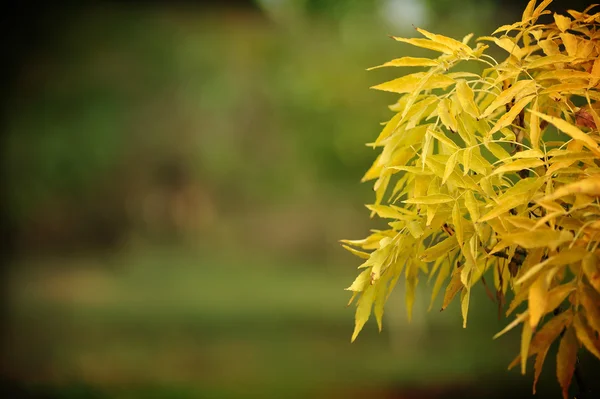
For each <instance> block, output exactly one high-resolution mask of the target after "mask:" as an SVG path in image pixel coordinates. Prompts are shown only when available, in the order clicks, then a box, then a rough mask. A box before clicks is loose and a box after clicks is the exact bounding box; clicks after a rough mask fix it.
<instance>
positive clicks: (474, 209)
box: [465, 190, 479, 223]
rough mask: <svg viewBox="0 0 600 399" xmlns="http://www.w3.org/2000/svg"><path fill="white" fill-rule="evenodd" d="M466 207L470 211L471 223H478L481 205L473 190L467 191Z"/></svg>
mask: <svg viewBox="0 0 600 399" xmlns="http://www.w3.org/2000/svg"><path fill="white" fill-rule="evenodd" d="M465 206H466V207H467V210H468V211H469V215H471V221H472V222H473V223H475V222H477V220H478V219H479V204H478V203H477V200H476V199H475V196H474V195H473V192H472V191H471V190H467V191H465Z"/></svg>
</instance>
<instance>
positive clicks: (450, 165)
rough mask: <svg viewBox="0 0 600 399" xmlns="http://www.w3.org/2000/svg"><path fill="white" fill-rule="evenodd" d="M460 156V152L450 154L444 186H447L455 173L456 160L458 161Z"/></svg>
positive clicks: (443, 180)
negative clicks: (447, 182)
mask: <svg viewBox="0 0 600 399" xmlns="http://www.w3.org/2000/svg"><path fill="white" fill-rule="evenodd" d="M458 154H459V151H454V152H453V153H452V154H450V158H448V162H447V163H446V166H445V167H444V177H443V178H442V184H446V181H447V180H448V178H449V177H450V175H451V174H452V172H454V168H455V167H456V160H457V159H458Z"/></svg>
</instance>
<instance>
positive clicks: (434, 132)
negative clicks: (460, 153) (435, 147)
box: [427, 101, 458, 150]
mask: <svg viewBox="0 0 600 399" xmlns="http://www.w3.org/2000/svg"><path fill="white" fill-rule="evenodd" d="M441 103H442V102H441V101H440V104H441ZM454 122H456V119H454ZM427 132H428V133H429V134H431V135H432V136H433V137H434V138H436V139H437V140H438V141H439V142H440V143H443V144H445V145H446V146H448V147H449V149H450V150H457V149H458V146H457V145H456V144H455V143H454V141H452V140H450V139H449V138H448V137H446V135H445V134H444V132H440V131H437V130H435V129H427Z"/></svg>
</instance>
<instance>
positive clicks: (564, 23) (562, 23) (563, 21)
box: [554, 13, 571, 32]
mask: <svg viewBox="0 0 600 399" xmlns="http://www.w3.org/2000/svg"><path fill="white" fill-rule="evenodd" d="M554 22H556V26H558V29H560V31H561V32H564V31H566V30H567V29H569V28H570V27H571V18H569V17H565V16H563V15H560V14H557V13H554Z"/></svg>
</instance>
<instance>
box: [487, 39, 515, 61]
mask: <svg viewBox="0 0 600 399" xmlns="http://www.w3.org/2000/svg"><path fill="white" fill-rule="evenodd" d="M478 40H489V41H492V42H494V43H495V44H496V45H497V46H498V47H500V48H501V49H503V50H506V51H507V52H508V53H509V54H510V55H511V56H514V57H516V58H517V59H519V60H520V59H521V58H522V57H523V55H525V52H524V51H523V49H521V47H519V45H518V44H516V43H515V42H514V41H513V39H512V38H510V37H508V36H503V37H500V38H498V37H493V36H482V37H480V38H479V39H478Z"/></svg>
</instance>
